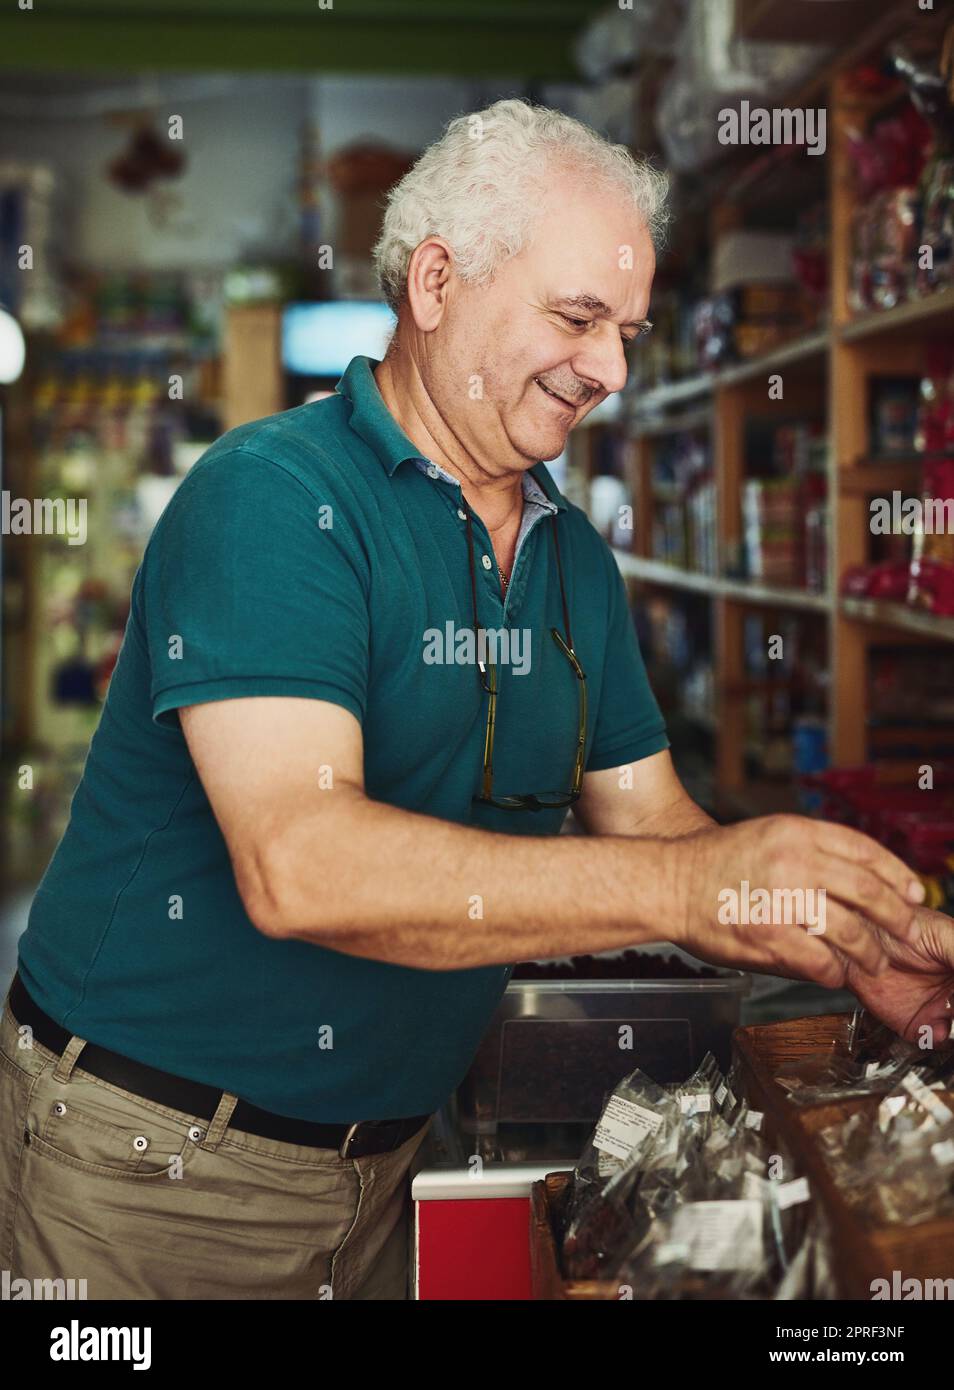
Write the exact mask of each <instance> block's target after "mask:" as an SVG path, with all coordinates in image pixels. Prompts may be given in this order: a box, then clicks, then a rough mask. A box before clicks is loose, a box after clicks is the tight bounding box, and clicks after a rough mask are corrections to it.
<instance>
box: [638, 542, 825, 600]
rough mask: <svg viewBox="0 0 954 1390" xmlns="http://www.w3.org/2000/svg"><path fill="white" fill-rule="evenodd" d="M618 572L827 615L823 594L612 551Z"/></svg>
mask: <svg viewBox="0 0 954 1390" xmlns="http://www.w3.org/2000/svg"><path fill="white" fill-rule="evenodd" d="M613 554H614V555H615V556H616V563H617V564H618V565H619V568H620V573H621V574H622V575H623V576H624V578H626V579H642V580H644V581H646V582H647V583H650V584H659V585H661V586H662V587H664V588H668V589H689V590H692V591H694V592H696V593H704V594H708V595H710V597H716V598H727V599H732V600H734V601H737V602H740V603H753V604H767V605H771V606H777V607H780V608H800V609H802V610H804V611H806V612H813V613H827V612H828V609H829V601H828V596H827V594H816V593H811V592H810V591H809V590H807V589H785V588H781V587H775V586H772V585H769V584H756V583H753V582H751V581H750V580H747V579H720V578H719V577H718V576H717V575H714V574H699V573H697V572H696V571H695V570H684V569H680V568H679V567H678V565H669V564H667V563H666V562H665V561H664V560H650V559H648V558H646V557H645V556H643V555H632V554H631V553H630V552H629V551H627V550H614V551H613Z"/></svg>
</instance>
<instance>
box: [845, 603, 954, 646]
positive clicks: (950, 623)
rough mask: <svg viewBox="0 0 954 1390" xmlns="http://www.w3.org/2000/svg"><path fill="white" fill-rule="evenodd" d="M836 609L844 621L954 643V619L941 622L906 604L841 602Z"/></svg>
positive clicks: (941, 619)
mask: <svg viewBox="0 0 954 1390" xmlns="http://www.w3.org/2000/svg"><path fill="white" fill-rule="evenodd" d="M839 606H840V608H841V612H842V615H843V616H844V617H846V618H851V619H853V620H854V621H856V622H860V623H873V624H876V625H877V626H879V627H894V628H897V629H898V630H899V631H903V632H916V633H918V634H920V635H922V636H924V637H933V638H935V639H936V640H937V641H942V642H954V618H940V617H938V616H937V615H936V614H934V613H926V612H922V610H921V609H919V608H912V607H911V606H910V605H909V604H906V603H885V602H884V601H883V600H882V599H876V598H843V599H841V600H840V605H839Z"/></svg>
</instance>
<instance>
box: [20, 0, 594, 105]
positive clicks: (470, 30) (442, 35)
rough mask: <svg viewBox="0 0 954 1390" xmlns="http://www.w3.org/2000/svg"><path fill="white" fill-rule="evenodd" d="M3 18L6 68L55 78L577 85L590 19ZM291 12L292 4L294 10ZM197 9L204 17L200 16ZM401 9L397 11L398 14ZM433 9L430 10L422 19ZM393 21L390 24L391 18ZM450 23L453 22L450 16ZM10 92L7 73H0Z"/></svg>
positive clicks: (535, 12)
mask: <svg viewBox="0 0 954 1390" xmlns="http://www.w3.org/2000/svg"><path fill="white" fill-rule="evenodd" d="M36 3H37V5H38V9H36V10H34V11H18V10H16V9H10V8H7V9H6V13H4V14H3V15H2V16H0V69H2V68H35V69H46V70H51V71H52V70H57V71H67V72H69V71H72V72H80V71H95V70H100V71H116V70H122V69H125V70H127V71H141V70H147V69H156V70H160V69H162V70H175V71H178V72H188V71H210V70H218V71H243V70H244V71H274V72H313V73H316V74H320V73H322V72H353V73H392V74H399V73H409V74H418V73H433V74H435V75H443V74H447V75H451V76H454V75H459V76H466V77H478V76H481V77H493V76H498V75H499V76H510V75H516V76H522V77H528V78H535V79H540V78H546V79H550V80H553V79H566V78H569V79H573V78H577V77H578V76H579V74H578V72H577V71H576V69H575V66H574V64H573V60H572V56H571V44H572V40H573V37H574V35H575V33H576V32H577V31H578V30H579V28H580V27H581V25H582V23H584V22H585V19H586V10H585V9H581V8H580V6H575V7H573V8H570V7H568V6H566V5H551V4H543V5H540V6H529V5H527V4H515V5H514V4H512V5H511V6H510V7H509V8H508V9H507V11H506V17H504V15H503V12H502V11H501V18H500V20H499V22H495V20H494V11H495V9H496V8H497V7H496V6H495V5H494V4H493V3H490V4H488V5H486V6H479V5H473V6H471V5H469V4H464V5H462V6H461V7H457V6H456V5H455V4H454V3H453V0H445V3H444V6H443V12H442V13H439V12H438V11H434V13H433V16H432V15H431V12H430V9H429V7H427V6H426V5H425V6H424V7H423V9H422V6H421V5H415V6H414V7H412V8H411V7H402V6H401V5H398V6H396V7H387V9H385V8H384V7H382V6H381V5H376V6H369V5H368V4H367V0H365V3H364V4H363V5H358V6H354V7H353V8H354V9H355V10H356V11H357V13H356V14H354V15H353V14H352V6H348V5H346V4H341V5H340V8H339V7H338V6H336V8H335V9H334V10H332V11H323V10H320V9H318V7H317V0H314V3H313V5H312V8H311V12H310V14H309V15H307V16H306V15H303V14H298V15H296V14H295V13H290V12H288V10H287V8H285V9H284V11H283V8H282V7H281V6H279V7H278V8H277V9H275V10H271V9H266V7H265V5H263V4H257V5H255V6H254V8H252V7H251V6H248V5H244V4H242V0H231V4H230V5H229V7H228V11H226V9H225V8H224V7H222V6H220V7H219V10H220V12H219V13H218V14H214V13H213V11H212V6H211V5H210V4H209V3H208V0H206V12H201V11H200V7H199V6H198V5H195V6H193V7H192V8H191V14H190V15H188V16H186V15H183V14H166V15H158V14H156V13H155V11H154V9H153V10H150V9H148V8H145V9H138V8H137V9H134V10H133V11H132V12H131V13H130V12H129V10H128V9H126V10H123V11H120V9H119V8H118V7H117V8H116V9H115V10H113V11H108V10H104V9H102V8H100V7H98V6H97V7H94V8H93V10H92V11H90V10H86V11H85V13H84V14H83V15H82V16H80V15H78V14H69V13H62V12H61V13H55V12H54V13H51V12H50V10H49V9H48V8H47V6H46V4H45V3H44V0H36ZM286 5H287V0H286ZM197 11H200V12H197ZM395 11H397V13H395ZM424 11H426V12H424ZM385 13H386V14H387V15H388V16H389V17H388V18H387V19H385V18H384V17H383V15H384V14H385ZM449 14H450V15H453V18H452V19H451V18H449ZM0 87H2V74H0Z"/></svg>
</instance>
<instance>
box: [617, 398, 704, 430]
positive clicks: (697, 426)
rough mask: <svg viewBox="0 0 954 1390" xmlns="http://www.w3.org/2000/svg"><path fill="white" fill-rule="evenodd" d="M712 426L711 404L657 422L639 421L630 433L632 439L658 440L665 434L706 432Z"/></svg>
mask: <svg viewBox="0 0 954 1390" xmlns="http://www.w3.org/2000/svg"><path fill="white" fill-rule="evenodd" d="M711 425H712V406H711V404H707V405H700V406H696V408H695V409H694V410H683V411H681V412H680V414H678V415H670V416H669V417H668V418H664V419H659V420H645V421H644V420H642V419H641V420H640V422H639V424H638V425H637V426H636V428H635V429H634V430H632V431H631V432H630V437H631V438H633V439H653V438H660V437H661V436H663V435H667V434H688V433H690V432H691V431H693V430H707V429H710V428H711Z"/></svg>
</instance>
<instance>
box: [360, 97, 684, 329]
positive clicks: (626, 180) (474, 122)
mask: <svg viewBox="0 0 954 1390" xmlns="http://www.w3.org/2000/svg"><path fill="white" fill-rule="evenodd" d="M555 167H558V168H559V167H562V168H569V169H571V170H576V171H578V172H579V173H580V174H581V176H582V177H583V178H584V179H585V180H586V181H587V182H588V183H589V184H590V186H598V187H600V188H602V189H611V190H615V191H617V192H619V193H620V194H621V195H622V196H623V198H624V199H625V198H629V199H630V200H631V203H632V207H633V211H634V212H635V213H636V214H637V215H638V216H639V217H640V218H641V219H642V220H643V222H645V224H646V227H647V229H648V231H649V234H650V236H651V237H652V240H653V244H654V245H655V246H656V247H657V248H658V247H659V246H660V245H661V244H662V240H663V236H664V233H665V230H666V226H667V224H668V221H669V210H668V204H667V197H668V193H669V179H668V176H667V175H666V174H663V173H660V171H659V170H658V169H654V168H653V166H652V165H651V164H649V163H648V162H647V161H646V160H644V159H641V158H637V157H634V156H633V155H632V154H631V153H630V152H629V150H628V149H627V148H626V146H625V145H613V144H611V143H610V142H609V141H608V140H605V139H604V138H603V136H602V135H599V134H598V133H597V132H596V131H595V130H591V129H590V127H589V126H587V125H584V124H583V122H582V121H578V120H576V119H574V117H572V116H567V115H566V114H565V113H564V112H562V111H552V110H550V108H549V107H546V106H531V105H530V104H529V103H528V102H525V101H516V100H508V101H495V102H494V103H493V105H492V106H488V107H486V109H485V110H483V111H475V112H472V113H471V114H469V115H464V116H457V117H455V118H454V120H452V121H450V122H449V123H448V125H447V127H446V129H445V131H444V133H443V135H442V136H441V137H440V139H439V140H436V141H435V142H434V144H432V145H429V146H428V147H427V149H426V150H425V151H424V153H423V154H422V155H421V157H420V159H418V161H417V163H416V164H415V165H414V167H413V168H412V169H409V170H408V172H407V173H406V174H405V175H404V177H403V178H402V179H401V180H400V182H399V183H397V184H395V186H394V188H393V189H392V190H391V192H390V194H389V196H388V203H387V211H386V212H385V215H384V225H383V227H382V230H381V236H380V237H379V239H378V242H377V245H376V246H375V248H374V261H375V266H376V268H377V273H378V280H379V282H380V285H381V290H382V292H383V294H384V297H385V299H386V300H387V302H388V303H389V304H390V306H391V308H392V309H394V310H395V311H396V310H397V307H398V305H399V303H400V301H401V299H402V298H403V296H404V291H405V287H406V284H407V268H408V262H409V261H410V259H411V254H412V252H413V251H414V250H415V248H416V247H418V246H420V244H421V242H422V241H424V240H425V239H426V238H427V237H429V236H440V237H444V238H445V240H446V241H447V242H448V243H449V245H450V247H451V250H452V251H453V254H454V267H455V269H456V270H457V272H458V274H459V275H460V276H461V277H462V278H463V279H465V280H468V281H471V282H474V283H477V284H480V283H483V282H486V281H487V280H489V279H490V278H491V277H492V276H493V274H494V271H495V270H496V269H497V267H498V266H499V265H500V264H501V263H502V262H503V261H505V260H507V259H508V258H509V257H510V256H515V255H517V254H518V252H520V251H521V250H522V249H523V247H524V246H525V245H526V243H527V240H528V237H529V235H530V233H531V231H532V228H533V224H534V221H535V219H536V217H537V216H538V214H539V212H540V209H541V206H542V204H543V200H544V196H545V194H546V191H547V188H548V186H549V185H550V184H551V182H552V177H553V172H554V168H555Z"/></svg>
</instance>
